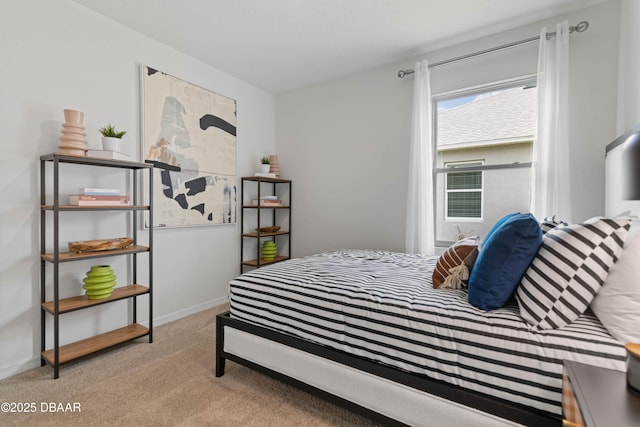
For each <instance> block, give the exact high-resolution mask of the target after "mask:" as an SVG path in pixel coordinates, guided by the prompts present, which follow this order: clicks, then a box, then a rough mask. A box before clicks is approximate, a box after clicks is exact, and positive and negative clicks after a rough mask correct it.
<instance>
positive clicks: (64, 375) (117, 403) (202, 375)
mask: <svg viewBox="0 0 640 427" xmlns="http://www.w3.org/2000/svg"><path fill="white" fill-rule="evenodd" d="M224 309H226V307H220V308H217V309H216V308H214V309H210V310H206V311H203V312H201V313H198V314H195V315H192V316H189V317H186V318H184V319H180V320H178V321H175V322H172V323H168V324H166V325H162V326H159V327H157V328H155V329H154V342H153V343H152V344H149V342H148V340H147V338H142V339H140V340H137V341H135V342H133V343H129V344H127V345H123V346H121V347H119V348H116V349H111V350H109V351H105V352H103V353H100V354H98V355H94V356H93V357H90V358H85V359H82V360H79V361H76V362H71V363H68V364H66V365H63V366H62V367H61V369H60V378H58V379H57V380H54V379H53V369H52V368H51V367H49V366H44V367H41V368H37V369H32V370H30V371H27V372H24V373H21V374H18V375H16V376H13V377H11V378H7V379H5V380H2V381H0V404H3V403H5V402H14V403H15V404H16V405H15V406H14V408H13V409H20V408H22V407H24V406H25V404H27V405H26V407H27V408H30V409H35V412H34V413H10V412H6V406H5V405H3V406H2V412H1V413H0V424H1V425H3V426H7V425H11V426H14V425H15V426H40V425H46V426H56V425H60V426H102V425H104V426H107V425H108V426H112V425H122V426H176V425H177V426H370V425H374V423H373V422H372V421H371V420H369V419H367V418H364V417H361V416H359V415H356V414H353V413H351V412H349V411H347V410H345V409H342V408H341V407H339V406H335V405H333V404H330V403H328V402H326V401H324V400H322V399H319V398H317V397H314V396H312V395H310V394H308V393H305V392H302V391H300V390H298V389H295V388H293V387H290V386H288V385H286V384H284V383H281V382H279V381H276V380H273V379H271V378H269V377H266V376H264V375H262V374H259V373H257V372H255V371H252V370H250V369H248V368H245V367H243V366H240V365H238V364H236V363H233V362H230V361H227V368H226V371H225V375H224V376H222V377H221V378H216V377H215V371H214V367H215V358H214V356H215V345H214V343H215V315H216V314H217V313H218V312H220V311H223V310H224ZM32 403H33V404H35V408H34V407H33V406H32V405H31V404H32ZM51 403H53V406H51ZM74 405H75V407H76V408H78V407H79V409H80V411H75V412H74V411H69V412H59V411H55V412H54V410H55V409H60V408H62V409H71V410H73V409H74Z"/></svg>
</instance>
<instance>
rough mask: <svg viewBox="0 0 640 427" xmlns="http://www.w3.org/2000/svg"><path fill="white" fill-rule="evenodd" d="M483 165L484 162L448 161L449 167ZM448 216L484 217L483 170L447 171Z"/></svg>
mask: <svg viewBox="0 0 640 427" xmlns="http://www.w3.org/2000/svg"><path fill="white" fill-rule="evenodd" d="M464 166H466V167H474V166H482V162H457V163H446V164H445V167H447V168H448V169H454V170H455V169H456V167H458V168H459V167H464ZM446 187H447V188H446V191H447V197H446V200H445V202H446V212H447V215H446V218H447V220H454V219H460V218H476V219H479V218H482V171H479V170H472V171H460V172H447V182H446Z"/></svg>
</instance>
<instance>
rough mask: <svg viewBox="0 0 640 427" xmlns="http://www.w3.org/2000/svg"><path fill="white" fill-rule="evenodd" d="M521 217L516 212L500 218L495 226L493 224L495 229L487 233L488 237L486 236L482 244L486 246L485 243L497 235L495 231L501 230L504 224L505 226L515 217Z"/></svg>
mask: <svg viewBox="0 0 640 427" xmlns="http://www.w3.org/2000/svg"><path fill="white" fill-rule="evenodd" d="M517 215H520V214H519V213H518V212H514V213H510V214H507V215H505V216H503V217H502V218H500V219H499V220H498V221H496V223H495V224H493V227H491V229H490V230H489V232H488V233H487V235H486V236H484V239H482V243H483V244H484V242H486V241H487V240H489V238H491V235H492V234H493V233H495V231H496V230H497V229H498V228H500V226H502V224H504V223H505V222H506V221H508V220H509V219H510V218H513V217H514V216H517Z"/></svg>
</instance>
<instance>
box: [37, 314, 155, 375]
mask: <svg viewBox="0 0 640 427" xmlns="http://www.w3.org/2000/svg"><path fill="white" fill-rule="evenodd" d="M148 334H149V329H148V328H145V327H144V326H142V325H139V324H137V323H134V324H132V325H129V326H125V327H124V328H120V329H115V330H113V331H110V332H106V333H104V334H100V335H96V336H93V337H91V338H87V339H84V340H81V341H76V342H74V343H71V344H67V345H63V346H61V347H60V349H59V352H60V361H59V363H60V364H62V363H67V362H70V361H72V360H74V359H77V358H79V357H83V356H87V355H89V354H91V353H95V352H97V351H100V350H104V349H107V348H109V347H113V346H114V345H117V344H122V343H125V342H127V341H131V340H134V339H136V338H140V337H143V336H145V335H148ZM42 357H43V358H44V359H45V360H46V361H47V362H49V363H50V364H51V365H54V364H55V360H54V351H53V349H51V350H47V351H43V352H42Z"/></svg>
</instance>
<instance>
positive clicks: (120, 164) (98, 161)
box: [40, 153, 153, 169]
mask: <svg viewBox="0 0 640 427" xmlns="http://www.w3.org/2000/svg"><path fill="white" fill-rule="evenodd" d="M40 160H41V161H49V162H51V161H54V160H57V161H59V162H60V163H75V164H79V165H93V166H104V167H111V168H123V169H151V168H153V165H152V164H148V163H139V162H134V161H128V160H115V159H104V158H100V157H85V156H68V155H65V154H58V153H50V154H45V155H42V156H40Z"/></svg>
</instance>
